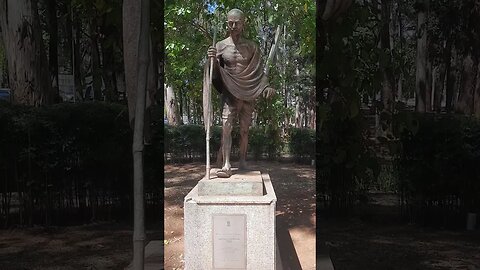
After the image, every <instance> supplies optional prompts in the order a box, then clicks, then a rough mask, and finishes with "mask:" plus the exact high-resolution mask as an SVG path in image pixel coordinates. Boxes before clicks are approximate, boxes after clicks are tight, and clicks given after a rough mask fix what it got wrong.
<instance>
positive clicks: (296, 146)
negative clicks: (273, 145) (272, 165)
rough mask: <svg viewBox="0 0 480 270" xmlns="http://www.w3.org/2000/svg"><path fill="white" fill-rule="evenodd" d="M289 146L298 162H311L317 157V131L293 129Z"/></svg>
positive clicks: (290, 132) (290, 131)
mask: <svg viewBox="0 0 480 270" xmlns="http://www.w3.org/2000/svg"><path fill="white" fill-rule="evenodd" d="M288 146H289V150H290V153H291V154H292V155H293V156H294V157H295V159H296V160H297V161H306V162H310V161H311V160H312V159H314V157H315V130H313V129H306V128H291V129H290V130H289V140H288Z"/></svg>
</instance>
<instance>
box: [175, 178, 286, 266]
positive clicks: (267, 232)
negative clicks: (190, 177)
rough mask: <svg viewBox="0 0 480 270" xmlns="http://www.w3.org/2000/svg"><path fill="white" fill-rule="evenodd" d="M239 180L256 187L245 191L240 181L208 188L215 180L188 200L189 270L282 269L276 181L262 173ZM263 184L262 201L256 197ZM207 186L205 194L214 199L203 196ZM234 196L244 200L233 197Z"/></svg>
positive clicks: (187, 256)
mask: <svg viewBox="0 0 480 270" xmlns="http://www.w3.org/2000/svg"><path fill="white" fill-rule="evenodd" d="M236 177H239V178H242V177H243V178H249V179H251V180H252V182H251V184H246V185H243V186H242V184H241V183H239V182H238V181H237V182H235V181H234V182H229V181H223V182H220V183H218V184H216V183H212V182H208V183H207V186H205V185H204V184H205V181H212V180H201V181H200V182H201V183H203V184H201V183H200V182H199V184H197V185H196V186H195V187H194V188H193V189H192V190H191V191H190V193H188V195H187V196H186V197H185V201H184V225H185V226H184V232H185V269H186V270H219V269H244V270H247V269H248V270H250V269H251V270H256V269H262V270H279V269H280V268H281V267H277V259H278V258H277V257H278V255H277V254H278V253H277V248H276V237H275V206H276V201H277V198H276V196H275V192H274V190H273V186H272V183H271V181H270V177H269V176H268V174H261V173H260V172H245V173H243V172H239V173H237V174H236ZM202 181H203V182H202ZM259 181H260V183H261V190H262V192H261V194H262V195H251V193H252V192H257V193H256V194H258V190H259V189H258V186H257V187H255V186H256V184H255V183H258V182H259ZM202 185H204V186H203V187H202V189H203V191H202V194H209V195H200V194H199V188H200V187H201V186H202ZM208 185H210V186H208ZM229 185H230V187H229ZM250 187H252V189H250ZM253 187H255V188H253ZM232 190H234V191H235V193H237V194H240V195H231V194H230V193H231V191H232ZM246 191H248V192H246ZM217 194H220V195H217ZM222 194H223V195H222ZM249 194H250V195H249Z"/></svg>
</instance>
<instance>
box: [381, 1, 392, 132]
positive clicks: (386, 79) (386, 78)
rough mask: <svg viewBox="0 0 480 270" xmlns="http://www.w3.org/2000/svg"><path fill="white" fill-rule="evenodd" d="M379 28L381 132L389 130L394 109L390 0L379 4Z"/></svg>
mask: <svg viewBox="0 0 480 270" xmlns="http://www.w3.org/2000/svg"><path fill="white" fill-rule="evenodd" d="M380 5H381V11H380V14H381V15H380V17H381V27H380V47H381V49H382V50H381V54H380V56H381V57H380V61H379V62H380V63H379V66H380V70H381V72H382V91H381V98H382V105H383V106H382V107H383V110H382V114H381V116H382V117H381V120H382V130H383V131H387V130H390V125H391V121H390V119H391V118H392V115H393V109H394V102H395V99H394V94H393V93H394V92H393V89H394V80H395V77H394V75H393V66H392V52H391V49H392V48H391V47H392V46H391V39H390V22H391V18H390V17H391V8H392V7H391V5H392V2H391V1H390V0H382V2H381V4H380Z"/></svg>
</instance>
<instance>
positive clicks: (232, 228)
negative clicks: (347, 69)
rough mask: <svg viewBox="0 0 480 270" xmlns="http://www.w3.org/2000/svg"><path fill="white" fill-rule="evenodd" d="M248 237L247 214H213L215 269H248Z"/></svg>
mask: <svg viewBox="0 0 480 270" xmlns="http://www.w3.org/2000/svg"><path fill="white" fill-rule="evenodd" d="M246 239H247V216H246V215H218V214H215V215H213V269H246V268H247V245H246V244H247V241H246Z"/></svg>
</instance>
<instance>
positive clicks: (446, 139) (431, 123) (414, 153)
mask: <svg viewBox="0 0 480 270" xmlns="http://www.w3.org/2000/svg"><path fill="white" fill-rule="evenodd" d="M395 120H396V121H395V122H396V123H397V124H396V132H397V134H398V136H399V137H400V140H401V141H400V142H401V144H400V148H399V150H400V151H399V152H398V153H399V155H398V163H399V167H400V168H399V172H400V177H399V180H400V182H399V186H400V187H401V190H402V192H403V193H404V196H405V198H406V200H407V201H408V202H410V203H411V206H412V207H415V208H416V209H417V210H419V211H424V210H425V208H433V206H434V205H437V206H440V207H441V206H442V205H443V207H444V210H446V209H447V208H448V207H447V205H449V204H450V203H451V201H452V200H454V201H455V202H456V203H455V204H453V205H455V208H453V207H450V208H452V209H455V211H460V212H461V213H463V212H465V211H472V212H476V211H477V212H478V211H480V199H479V198H480V169H479V166H478V164H479V162H480V151H479V149H480V121H479V120H478V119H475V118H470V117H464V116H457V115H430V114H426V115H425V114H413V113H404V114H400V115H398V116H397V119H395ZM457 200H458V201H459V202H460V204H458V203H457ZM453 205H452V206H453ZM427 210H428V209H427ZM422 213H423V212H416V215H420V216H413V217H411V218H421V219H422V220H423V219H424V218H425V219H428V216H424V217H421V215H422ZM423 214H424V213H423Z"/></svg>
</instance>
